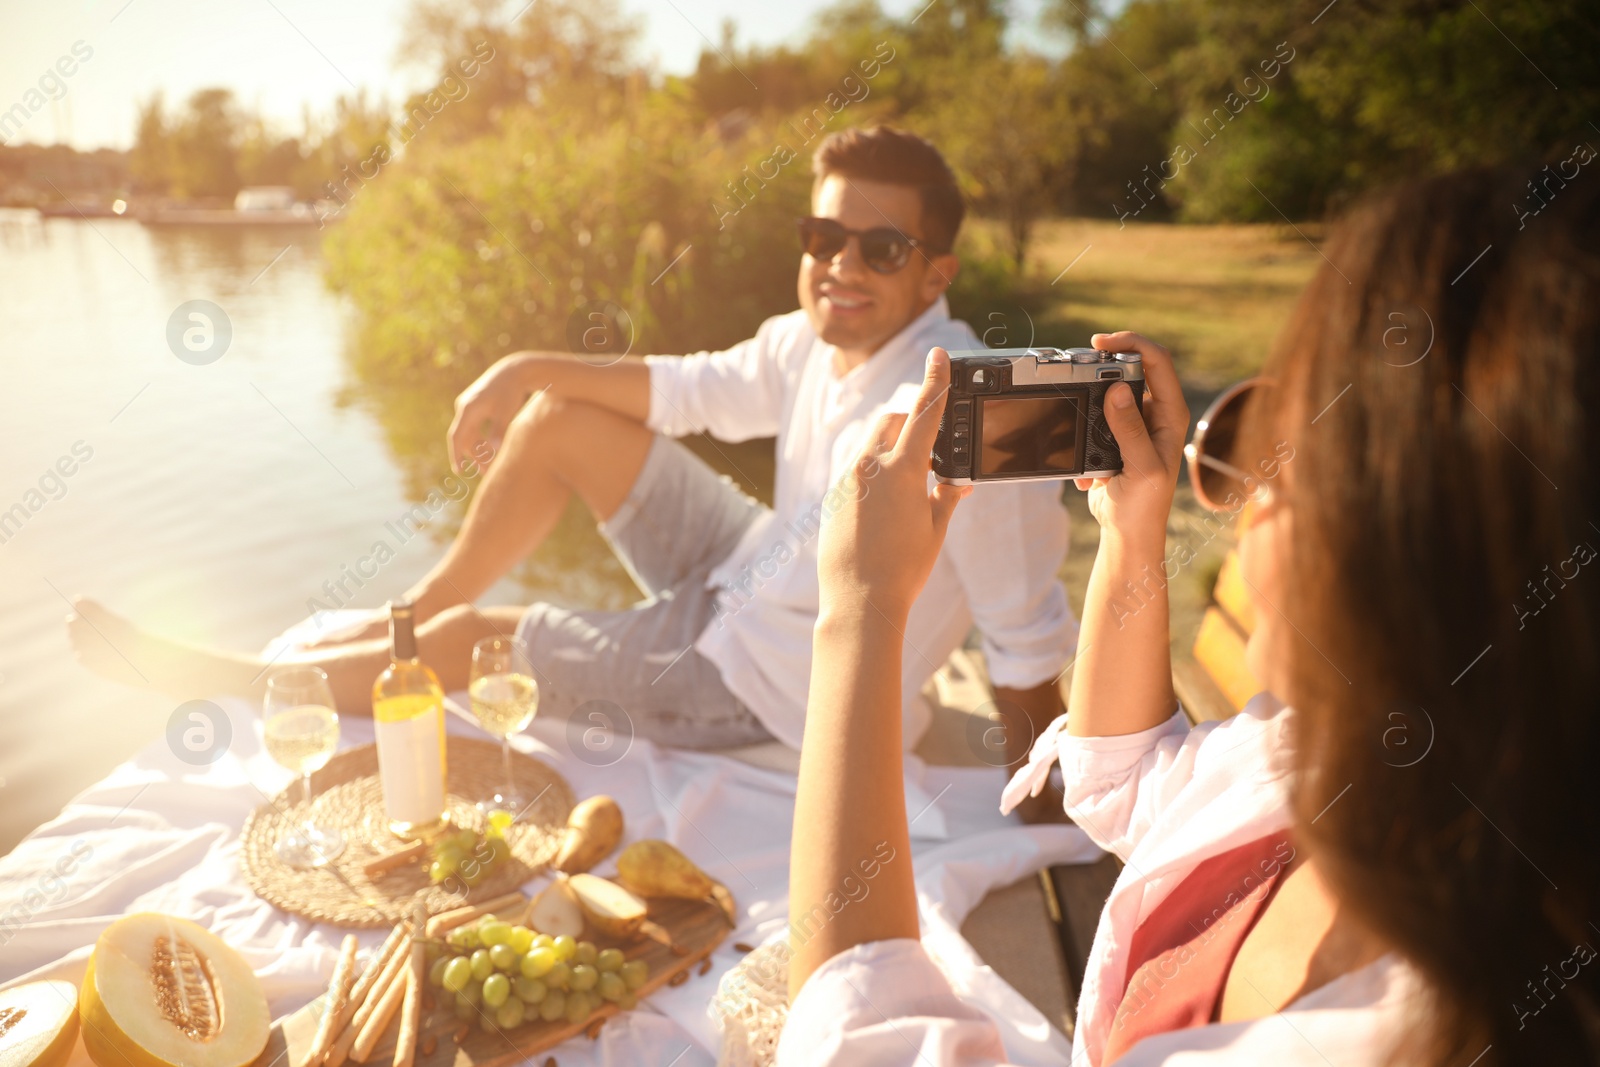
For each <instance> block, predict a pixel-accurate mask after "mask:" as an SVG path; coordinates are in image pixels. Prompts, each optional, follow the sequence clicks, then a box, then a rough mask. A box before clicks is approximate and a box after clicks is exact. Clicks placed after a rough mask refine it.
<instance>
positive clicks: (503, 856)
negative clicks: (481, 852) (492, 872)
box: [484, 837, 511, 867]
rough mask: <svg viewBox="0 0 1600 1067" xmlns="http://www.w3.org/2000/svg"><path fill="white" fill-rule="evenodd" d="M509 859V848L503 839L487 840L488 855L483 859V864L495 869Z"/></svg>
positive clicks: (492, 838) (493, 838)
mask: <svg viewBox="0 0 1600 1067" xmlns="http://www.w3.org/2000/svg"><path fill="white" fill-rule="evenodd" d="M510 858H511V846H510V845H509V844H507V843H506V839H505V838H503V837H491V838H490V839H489V854H488V855H487V856H485V857H484V862H485V863H487V864H488V865H489V866H491V867H497V866H499V865H500V864H502V863H504V862H505V861H506V860H508V859H510Z"/></svg>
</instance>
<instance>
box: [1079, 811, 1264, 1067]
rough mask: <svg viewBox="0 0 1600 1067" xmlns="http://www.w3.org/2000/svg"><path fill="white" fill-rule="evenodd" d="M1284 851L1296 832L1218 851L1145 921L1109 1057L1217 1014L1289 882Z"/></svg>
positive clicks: (1132, 949) (1132, 948)
mask: <svg viewBox="0 0 1600 1067" xmlns="http://www.w3.org/2000/svg"><path fill="white" fill-rule="evenodd" d="M1284 850H1287V852H1288V855H1289V856H1293V855H1294V847H1293V846H1292V845H1290V844H1289V835H1288V834H1287V833H1286V832H1279V833H1276V834H1269V835H1267V836H1266V837H1262V838H1258V839H1257V840H1255V841H1248V842H1246V843H1245V844H1242V845H1239V846H1238V847H1237V848H1231V849H1229V850H1228V851H1226V852H1224V853H1222V854H1220V855H1217V856H1212V857H1211V858H1210V859H1208V860H1205V861H1203V862H1202V863H1200V864H1198V865H1197V866H1196V867H1195V869H1194V870H1193V871H1190V872H1189V876H1188V877H1187V878H1185V879H1184V880H1183V882H1182V884H1180V885H1179V886H1178V888H1177V889H1176V890H1174V891H1173V893H1172V894H1171V895H1170V896H1168V897H1167V899H1166V900H1163V901H1162V902H1161V903H1160V904H1158V905H1156V909H1155V910H1154V911H1152V912H1151V913H1150V915H1149V916H1148V917H1147V918H1146V919H1145V920H1144V922H1142V923H1140V924H1139V928H1138V929H1137V930H1135V931H1134V932H1133V941H1132V943H1131V944H1130V945H1129V949H1128V958H1129V969H1130V971H1131V973H1132V975H1133V977H1132V978H1130V979H1128V984H1127V986H1126V987H1125V988H1124V989H1123V992H1122V1002H1121V1003H1120V1004H1118V1005H1117V1014H1116V1016H1115V1017H1114V1018H1113V1019H1112V1022H1111V1036H1110V1037H1109V1038H1107V1040H1106V1052H1105V1056H1106V1059H1107V1060H1112V1061H1114V1060H1117V1059H1119V1058H1120V1057H1121V1056H1122V1054H1123V1053H1125V1052H1127V1051H1128V1050H1129V1049H1130V1048H1132V1047H1133V1046H1134V1045H1137V1044H1138V1043H1139V1042H1140V1041H1142V1040H1143V1039H1144V1038H1146V1037H1150V1036H1152V1035H1154V1034H1165V1033H1169V1032H1171V1031H1173V1030H1187V1029H1188V1028H1190V1027H1191V1026H1205V1025H1206V1024H1207V1023H1210V1022H1211V1021H1212V1020H1213V1019H1215V1018H1216V1015H1217V1008H1218V1007H1219V1006H1220V1005H1221V1003H1222V990H1223V988H1224V987H1225V986H1226V985H1227V983H1228V971H1229V970H1231V969H1232V967H1233V961H1234V957H1236V956H1238V954H1239V948H1240V946H1242V945H1243V944H1244V939H1245V937H1247V936H1248V935H1249V933H1250V931H1251V930H1253V929H1254V928H1255V925H1256V920H1257V919H1259V918H1260V917H1261V913H1262V912H1263V911H1264V910H1266V907H1267V902H1268V901H1270V900H1271V899H1272V897H1273V895H1274V893H1276V891H1277V888H1278V885H1279V884H1280V882H1281V881H1282V876H1283V871H1284V868H1285V866H1286V863H1285V860H1284V856H1283V852H1284Z"/></svg>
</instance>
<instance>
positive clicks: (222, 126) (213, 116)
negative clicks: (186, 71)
mask: <svg viewBox="0 0 1600 1067" xmlns="http://www.w3.org/2000/svg"><path fill="white" fill-rule="evenodd" d="M240 125H241V118H240V115H239V112H238V109H237V108H236V106H235V105H234V100H233V92H232V91H231V90H228V89H201V90H200V91H198V92H196V93H195V94H194V95H193V96H191V97H190V98H189V103H188V107H187V109H186V110H185V112H184V115H183V117H182V118H181V119H180V120H179V121H178V123H177V125H176V126H175V127H174V128H173V130H172V132H171V145H172V153H171V157H170V158H171V163H170V166H169V168H168V173H169V174H170V176H171V188H172V192H173V193H174V194H175V195H177V196H180V197H184V198H186V199H199V198H228V199H231V198H232V197H233V194H234V193H236V192H238V191H239V169H238V160H237V151H238V147H239V133H240Z"/></svg>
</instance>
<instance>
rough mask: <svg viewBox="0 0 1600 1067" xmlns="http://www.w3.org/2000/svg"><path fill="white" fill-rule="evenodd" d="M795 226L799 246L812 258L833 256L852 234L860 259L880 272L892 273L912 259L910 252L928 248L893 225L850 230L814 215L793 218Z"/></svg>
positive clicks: (840, 250)
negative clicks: (797, 228) (796, 227)
mask: <svg viewBox="0 0 1600 1067" xmlns="http://www.w3.org/2000/svg"><path fill="white" fill-rule="evenodd" d="M796 225H797V226H798V227H799V230H800V248H801V250H802V251H804V252H805V254H806V255H808V256H810V257H811V258H812V259H821V260H830V259H832V258H833V257H834V256H837V255H838V254H839V253H840V252H843V251H844V248H845V246H846V245H847V244H849V243H850V238H852V237H854V238H855V239H856V242H857V246H858V247H859V248H860V249H861V258H862V260H864V261H865V262H866V264H867V266H868V267H869V268H871V269H872V270H874V271H876V272H877V273H879V274H893V273H895V272H896V271H898V270H900V269H901V268H903V267H904V266H905V265H906V264H907V263H909V262H911V253H912V252H915V251H919V250H921V249H925V248H927V245H926V244H925V243H924V242H922V241H919V240H918V239H917V238H915V237H907V236H906V235H905V234H903V233H901V232H900V231H899V230H897V229H895V228H894V227H892V226H875V227H873V228H872V229H870V230H851V229H847V228H846V227H845V226H843V225H841V224H840V223H839V222H838V221H837V220H835V219H824V218H818V217H816V216H815V215H813V216H810V217H808V218H803V219H798V220H796Z"/></svg>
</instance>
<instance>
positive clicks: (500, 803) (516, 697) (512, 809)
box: [467, 636, 539, 819]
mask: <svg viewBox="0 0 1600 1067" xmlns="http://www.w3.org/2000/svg"><path fill="white" fill-rule="evenodd" d="M467 694H468V695H469V696H470V697H471V698H472V714H473V715H474V716H476V717H477V720H478V725H480V726H482V727H483V728H484V730H485V732H487V733H489V734H491V735H493V736H494V737H498V738H499V739H500V757H501V762H502V767H503V770H504V774H505V785H504V786H503V787H502V788H501V790H500V792H498V793H496V794H495V795H494V796H493V797H490V798H489V799H488V800H485V801H483V802H481V803H480V804H479V805H478V807H479V808H480V809H483V810H484V811H492V810H494V809H496V808H498V809H500V810H502V811H505V812H508V813H509V814H510V815H511V817H512V819H516V818H517V816H519V815H521V814H522V811H523V809H524V808H525V807H527V806H528V803H529V799H528V798H527V797H524V796H522V795H521V794H520V793H518V792H517V783H516V778H515V776H514V775H513V774H512V773H511V735H512V734H517V733H521V732H522V731H523V730H526V729H527V728H528V724H529V723H530V722H532V721H533V715H534V712H536V711H538V710H539V684H538V683H537V682H535V681H534V680H533V666H532V664H531V663H529V661H528V655H527V653H526V652H525V651H524V650H523V648H522V643H521V642H520V641H518V640H517V639H516V638H514V637H504V636H501V637H485V638H484V639H483V640H481V641H479V642H478V643H477V644H475V645H473V646H472V677H471V681H470V683H469V684H468V686H467Z"/></svg>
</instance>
